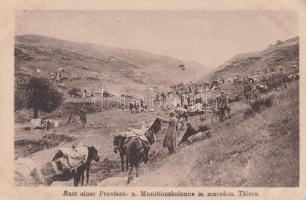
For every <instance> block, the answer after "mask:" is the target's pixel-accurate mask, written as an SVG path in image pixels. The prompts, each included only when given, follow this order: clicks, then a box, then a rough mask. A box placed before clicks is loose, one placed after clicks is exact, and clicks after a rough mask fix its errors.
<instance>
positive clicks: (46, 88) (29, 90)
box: [25, 77, 63, 118]
mask: <svg viewBox="0 0 306 200" xmlns="http://www.w3.org/2000/svg"><path fill="white" fill-rule="evenodd" d="M25 102H26V107H27V108H32V109H33V111H34V118H37V117H38V111H43V112H47V113H50V112H52V111H53V110H55V109H56V108H58V106H60V105H61V103H62V102H63V94H62V93H60V92H59V91H57V90H56V89H55V88H54V87H53V85H51V83H50V82H49V81H48V80H47V79H44V78H36V77H32V78H31V79H30V80H29V82H28V84H27V85H26V98H25Z"/></svg>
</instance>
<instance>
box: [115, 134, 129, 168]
mask: <svg viewBox="0 0 306 200" xmlns="http://www.w3.org/2000/svg"><path fill="white" fill-rule="evenodd" d="M125 140H126V137H125V136H122V135H117V136H114V141H113V145H114V153H117V152H119V155H120V160H121V171H122V172H124V158H125V159H126V171H128V170H129V163H128V158H127V156H126V148H124V144H125Z"/></svg>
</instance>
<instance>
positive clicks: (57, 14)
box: [15, 10, 298, 67]
mask: <svg viewBox="0 0 306 200" xmlns="http://www.w3.org/2000/svg"><path fill="white" fill-rule="evenodd" d="M15 33H16V35H23V34H38V35H43V36H49V37H54V38H58V39H64V40H70V41H77V42H86V43H93V44H101V45H106V46H112V47H120V48H125V49H136V50H143V51H148V52H152V53H156V54H161V55H166V56H171V57H174V58H178V59H180V60H193V61H197V62H199V63H201V64H203V65H206V66H210V67H217V66H218V65H220V64H222V63H224V62H225V61H226V60H228V59H229V58H231V57H233V56H234V55H236V54H239V53H248V52H253V51H258V50H262V49H264V48H266V47H268V45H269V44H274V43H275V42H276V41H277V40H286V39H289V38H292V37H295V36H298V14H297V13H295V12H293V11H24V10H23V11H17V12H16V23H15Z"/></svg>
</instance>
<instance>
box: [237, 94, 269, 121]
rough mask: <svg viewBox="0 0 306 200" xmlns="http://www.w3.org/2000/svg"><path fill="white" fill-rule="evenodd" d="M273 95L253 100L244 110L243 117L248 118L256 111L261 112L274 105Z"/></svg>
mask: <svg viewBox="0 0 306 200" xmlns="http://www.w3.org/2000/svg"><path fill="white" fill-rule="evenodd" d="M272 98H273V97H272V96H270V97H265V98H259V99H257V100H255V101H253V102H251V104H250V106H249V107H248V108H247V109H246V110H245V111H244V114H243V119H244V120H246V119H248V118H252V117H254V116H255V114H256V113H260V112H262V111H263V110H265V109H266V108H269V107H271V106H272V102H273V101H272Z"/></svg>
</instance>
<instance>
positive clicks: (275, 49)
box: [203, 37, 299, 79]
mask: <svg viewBox="0 0 306 200" xmlns="http://www.w3.org/2000/svg"><path fill="white" fill-rule="evenodd" d="M298 66H299V38H298V37H295V38H292V39H289V40H286V41H283V42H282V41H278V42H277V43H276V44H274V45H270V46H269V47H268V48H267V49H264V50H262V51H258V52H253V53H245V54H238V55H236V56H234V57H232V58H231V59H229V60H228V61H226V62H225V63H224V64H222V65H221V66H219V67H218V68H217V69H216V70H215V71H214V72H212V73H211V75H210V79H218V78H227V77H233V76H237V75H240V76H243V75H250V74H258V73H267V72H270V71H274V70H277V69H279V68H282V69H283V70H284V71H290V70H294V69H296V68H298ZM206 77H207V76H206ZM203 79H204V78H203Z"/></svg>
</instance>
